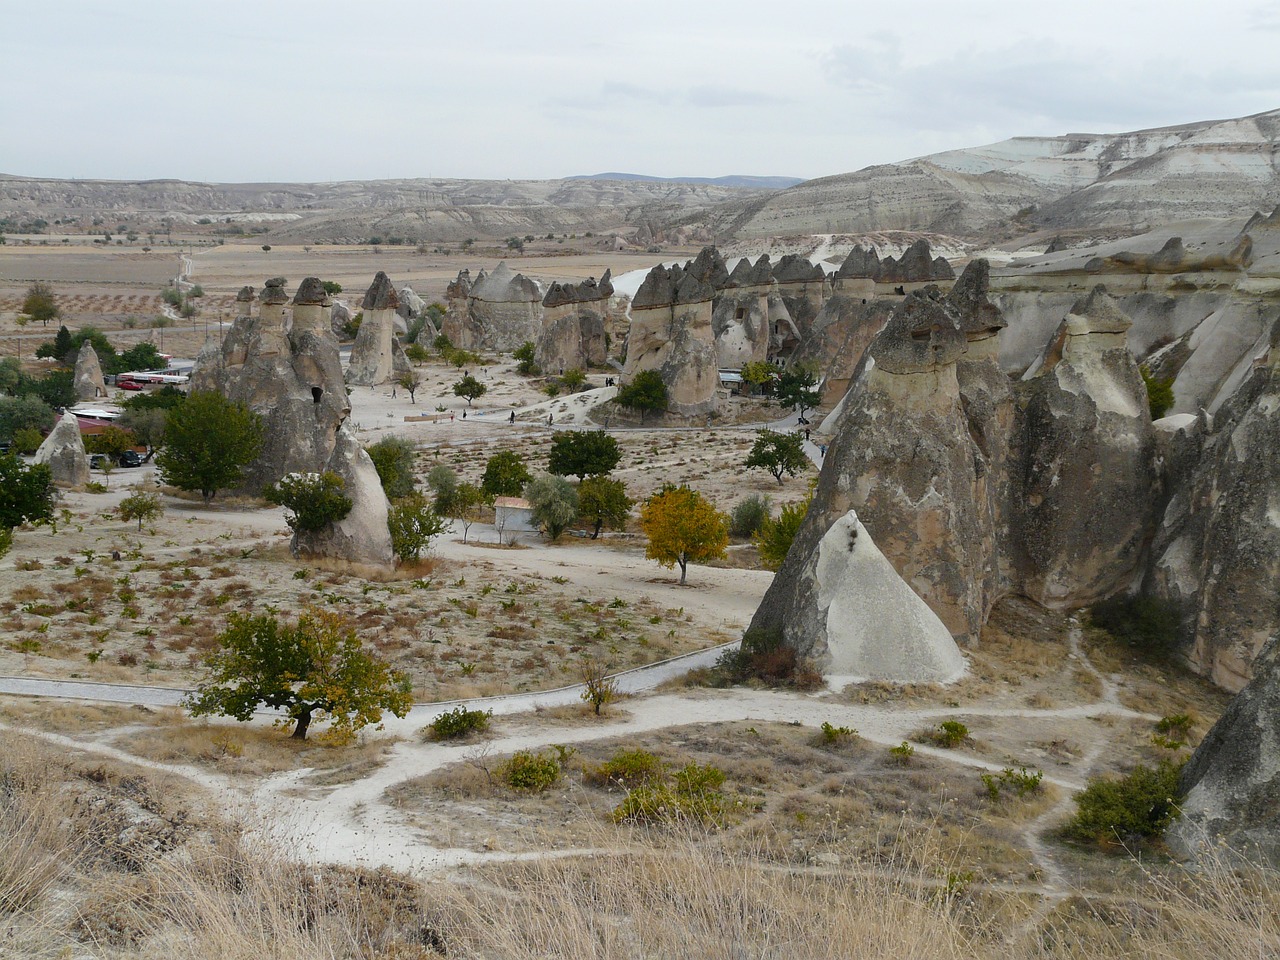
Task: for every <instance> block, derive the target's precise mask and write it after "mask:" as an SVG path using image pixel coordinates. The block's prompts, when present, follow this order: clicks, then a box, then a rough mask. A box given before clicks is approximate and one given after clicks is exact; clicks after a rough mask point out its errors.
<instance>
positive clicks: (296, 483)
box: [262, 470, 353, 555]
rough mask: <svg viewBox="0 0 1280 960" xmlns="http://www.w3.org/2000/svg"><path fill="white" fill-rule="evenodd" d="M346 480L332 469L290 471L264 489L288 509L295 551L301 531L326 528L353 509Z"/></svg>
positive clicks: (270, 500) (269, 497) (268, 498)
mask: <svg viewBox="0 0 1280 960" xmlns="http://www.w3.org/2000/svg"><path fill="white" fill-rule="evenodd" d="M345 486H346V482H345V481H344V480H343V479H342V478H341V477H340V476H338V475H337V474H336V473H334V472H333V471H331V470H326V471H325V472H324V473H290V474H286V475H285V476H283V477H281V478H280V480H279V481H278V482H276V483H273V484H271V485H270V486H269V487H267V488H266V489H264V490H263V491H262V497H263V499H264V500H266V501H267V502H268V503H274V504H278V505H279V506H282V507H284V508H285V509H286V510H288V511H289V513H288V514H286V516H285V518H284V519H285V523H287V524H289V529H290V530H292V531H293V543H292V544H291V546H292V548H293V552H294V553H295V555H296V554H297V549H298V535H299V534H302V533H313V532H315V531H317V530H323V529H324V528H325V527H327V526H329V524H331V523H337V522H338V521H339V520H341V519H343V518H344V517H346V515H347V514H349V513H350V512H351V508H352V506H353V504H352V502H351V498H350V497H348V496H347V495H346V494H344V493H343V492H342V488H343V487H345Z"/></svg>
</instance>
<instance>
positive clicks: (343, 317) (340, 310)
mask: <svg viewBox="0 0 1280 960" xmlns="http://www.w3.org/2000/svg"><path fill="white" fill-rule="evenodd" d="M350 321H351V307H349V306H348V305H347V302H346V301H345V300H335V301H333V306H331V307H330V308H329V329H330V330H331V331H332V332H333V335H334V336H335V337H338V338H342V337H344V336H346V332H345V327H346V325H347V324H348V323H349V322H350Z"/></svg>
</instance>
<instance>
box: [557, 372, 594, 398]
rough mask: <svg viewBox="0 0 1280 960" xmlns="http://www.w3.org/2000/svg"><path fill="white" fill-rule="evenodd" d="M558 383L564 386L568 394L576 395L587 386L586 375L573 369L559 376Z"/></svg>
mask: <svg viewBox="0 0 1280 960" xmlns="http://www.w3.org/2000/svg"><path fill="white" fill-rule="evenodd" d="M560 382H561V383H563V384H564V385H565V387H566V388H567V389H568V390H569V392H570V393H577V392H578V391H579V390H581V389H582V388H583V387H584V386H586V384H587V375H586V374H585V373H583V372H582V371H581V370H579V369H578V368H577V367H574V368H573V369H572V370H566V371H565V372H564V373H562V374H561V375H560Z"/></svg>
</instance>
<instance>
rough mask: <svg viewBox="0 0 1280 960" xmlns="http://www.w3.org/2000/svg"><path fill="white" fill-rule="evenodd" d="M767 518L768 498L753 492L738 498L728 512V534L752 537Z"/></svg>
mask: <svg viewBox="0 0 1280 960" xmlns="http://www.w3.org/2000/svg"><path fill="white" fill-rule="evenodd" d="M768 519H769V498H768V497H761V496H759V495H757V494H753V495H752V496H750V497H747V498H746V499H745V500H739V501H738V502H737V503H736V504H735V505H734V508H733V510H732V511H730V513H729V535H730V536H731V537H741V538H743V539H746V538H749V537H754V536H755V535H756V534H757V533H759V532H760V528H761V527H763V526H764V524H765V521H766V520H768Z"/></svg>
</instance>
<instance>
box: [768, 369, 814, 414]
mask: <svg viewBox="0 0 1280 960" xmlns="http://www.w3.org/2000/svg"><path fill="white" fill-rule="evenodd" d="M773 392H774V396H775V397H776V398H777V401H778V403H780V404H782V406H784V407H795V408H797V410H798V414H797V415H798V416H801V417H803V416H804V412H805V411H806V410H812V409H813V408H814V407H816V406H817V405H818V404H819V403H821V402H822V391H821V390H819V389H818V375H817V374H816V373H814V372H813V371H812V370H811V369H809V368H808V367H805V366H797V367H792V368H791V369H789V370H784V371H783V372H782V374H781V375H780V376H779V377H778V385H777V386H776V387H775V388H774V391H773Z"/></svg>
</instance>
